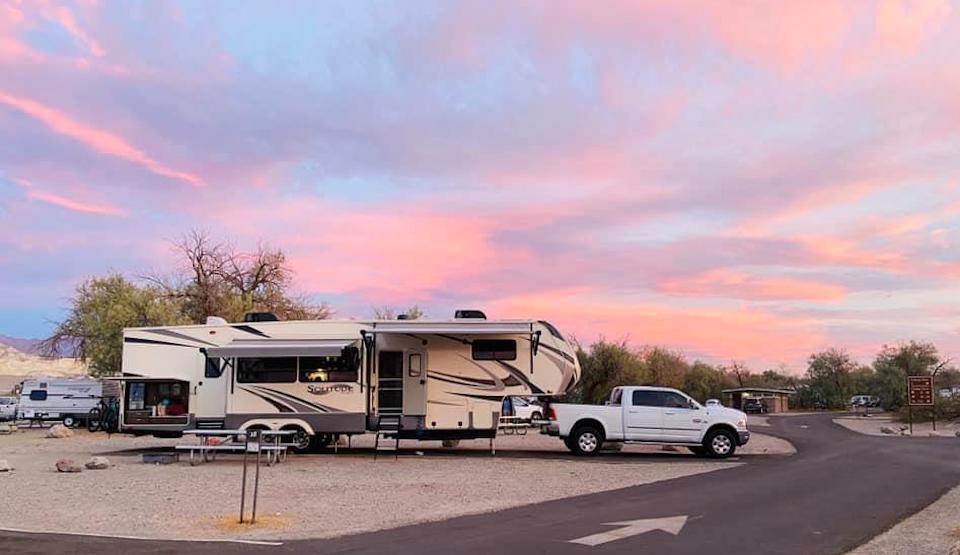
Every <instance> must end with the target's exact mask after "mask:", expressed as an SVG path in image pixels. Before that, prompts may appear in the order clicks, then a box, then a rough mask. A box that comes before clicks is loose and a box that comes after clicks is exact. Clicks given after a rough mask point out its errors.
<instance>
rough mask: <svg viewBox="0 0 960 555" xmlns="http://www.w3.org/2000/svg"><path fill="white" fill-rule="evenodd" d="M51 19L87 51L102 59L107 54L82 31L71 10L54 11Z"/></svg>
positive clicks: (50, 15) (60, 9)
mask: <svg viewBox="0 0 960 555" xmlns="http://www.w3.org/2000/svg"><path fill="white" fill-rule="evenodd" d="M49 17H50V18H51V19H53V20H55V21H57V22H58V23H60V25H62V26H63V28H64V29H66V30H67V32H68V33H70V35H71V36H73V38H74V39H76V40H77V41H78V42H79V43H80V44H82V45H83V46H84V48H86V49H87V51H89V52H90V53H91V54H93V55H94V56H96V57H98V58H101V57H103V55H104V54H106V51H104V49H103V47H102V46H100V44H99V43H98V42H97V41H96V40H94V39H93V38H91V37H90V36H89V35H88V34H87V33H86V32H85V31H84V30H83V29H81V28H80V26H79V25H77V22H76V20H75V19H74V18H73V14H72V13H70V10H68V9H67V8H59V9H56V10H53V11H52V13H50V14H49Z"/></svg>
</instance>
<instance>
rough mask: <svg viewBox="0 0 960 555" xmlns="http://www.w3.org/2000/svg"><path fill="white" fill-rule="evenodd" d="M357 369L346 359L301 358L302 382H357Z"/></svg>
mask: <svg viewBox="0 0 960 555" xmlns="http://www.w3.org/2000/svg"><path fill="white" fill-rule="evenodd" d="M357 377H358V374H357V367H356V366H353V365H352V364H351V361H350V360H347V359H346V358H344V357H300V381H301V382H304V383H313V382H355V381H357Z"/></svg>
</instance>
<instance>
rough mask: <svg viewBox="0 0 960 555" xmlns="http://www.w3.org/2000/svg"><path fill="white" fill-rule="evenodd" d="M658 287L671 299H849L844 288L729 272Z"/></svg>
mask: <svg viewBox="0 0 960 555" xmlns="http://www.w3.org/2000/svg"><path fill="white" fill-rule="evenodd" d="M656 287H657V289H658V290H660V291H663V292H664V293H670V294H672V295H684V296H698V297H713V298H734V299H750V300H802V301H838V300H841V299H842V298H843V297H844V296H845V295H846V289H845V288H843V287H840V286H838V285H833V284H829V283H820V282H815V281H809V280H802V279H792V278H777V277H764V276H756V275H751V274H748V273H746V272H738V271H734V270H728V269H716V270H710V271H707V272H704V273H703V274H700V275H698V276H693V277H689V278H679V279H674V280H669V281H664V282H661V283H658V284H657V285H656Z"/></svg>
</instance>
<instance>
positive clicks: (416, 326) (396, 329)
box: [370, 320, 533, 335]
mask: <svg viewBox="0 0 960 555" xmlns="http://www.w3.org/2000/svg"><path fill="white" fill-rule="evenodd" d="M370 331H372V332H373V333H376V334H409V335H530V334H531V333H533V323H532V322H490V323H489V324H487V323H483V322H423V323H417V322H411V321H404V320H399V321H384V322H376V323H374V324H373V328H372V329H371V330H370Z"/></svg>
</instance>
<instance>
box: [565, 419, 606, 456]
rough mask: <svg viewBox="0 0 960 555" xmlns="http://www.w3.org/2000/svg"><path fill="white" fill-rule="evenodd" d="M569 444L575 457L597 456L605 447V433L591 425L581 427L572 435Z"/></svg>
mask: <svg viewBox="0 0 960 555" xmlns="http://www.w3.org/2000/svg"><path fill="white" fill-rule="evenodd" d="M568 440H569V441H570V443H568V444H567V446H568V447H570V450H571V451H573V453H574V454H575V455H580V456H581V457H583V456H589V455H596V454H597V452H599V451H600V446H601V445H603V432H602V431H600V429H599V428H597V427H596V426H593V425H591V424H586V425H584V426H579V427H577V429H575V430H574V431H573V433H572V434H570V437H569V438H568Z"/></svg>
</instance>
